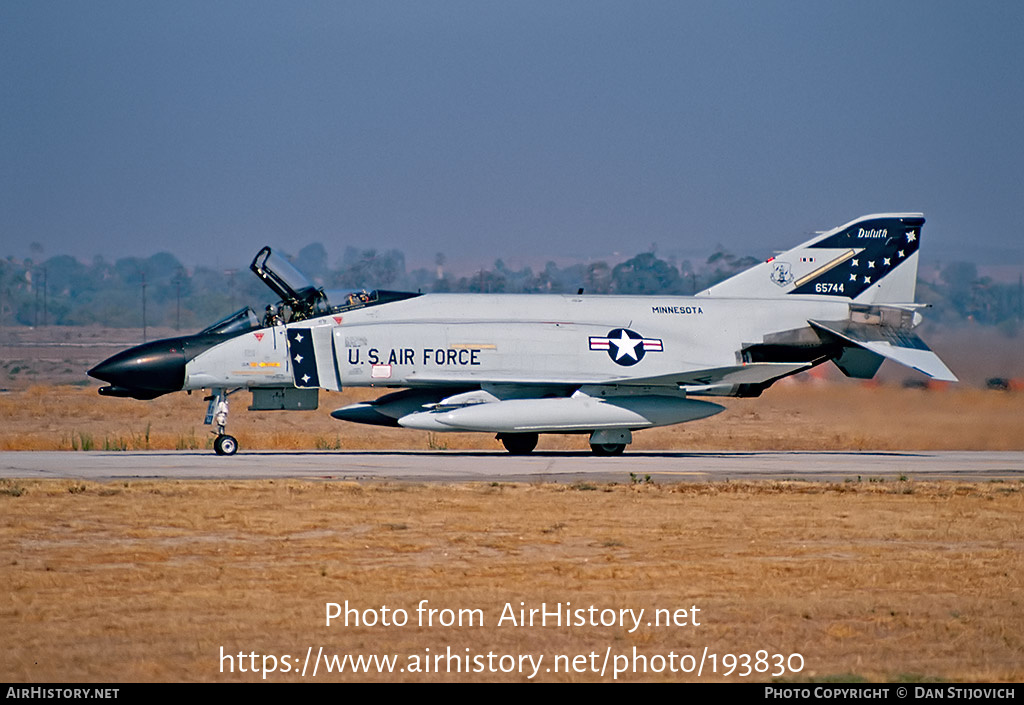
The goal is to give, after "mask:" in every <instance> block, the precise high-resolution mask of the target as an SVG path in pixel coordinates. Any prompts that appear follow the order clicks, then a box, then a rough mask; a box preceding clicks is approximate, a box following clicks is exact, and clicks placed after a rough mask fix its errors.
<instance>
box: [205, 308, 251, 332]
mask: <svg viewBox="0 0 1024 705" xmlns="http://www.w3.org/2000/svg"><path fill="white" fill-rule="evenodd" d="M259 325H260V320H259V319H258V318H256V314H255V313H254V312H253V310H252V309H251V308H250V307H248V306H246V307H245V308H242V309H239V310H237V311H235V312H234V313H232V314H231V315H230V316H225V317H224V318H222V319H220V320H219V321H217V322H216V323H214V324H213V325H211V326H207V327H206V328H203V329H202V330H201V331H199V335H230V334H237V333H244V332H245V331H247V330H252V329H253V328H259Z"/></svg>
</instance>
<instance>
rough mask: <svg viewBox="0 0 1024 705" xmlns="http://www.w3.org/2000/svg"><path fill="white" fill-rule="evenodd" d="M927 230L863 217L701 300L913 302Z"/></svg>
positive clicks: (914, 220) (913, 223)
mask: <svg viewBox="0 0 1024 705" xmlns="http://www.w3.org/2000/svg"><path fill="white" fill-rule="evenodd" d="M922 225H924V216H923V215H921V214H920V213H883V214H877V215H867V216H863V217H861V218H857V219H856V220H853V221H851V222H849V223H847V224H846V225H842V226H840V227H838V228H835V229H833V230H830V231H828V232H826V233H822V234H821V235H818V236H816V237H814V238H812V239H811V240H808V241H807V242H805V243H803V244H802V245H798V246H797V247H794V248H793V249H791V250H787V251H786V252H783V253H782V254H780V255H777V256H775V257H772V258H771V259H769V260H768V261H767V262H762V263H761V264H758V265H756V266H754V267H751V268H750V269H748V270H746V271H744V272H740V273H739V274H737V275H736V276H734V277H731V278H729V279H726V280H725V281H723V282H720V283H718V284H715V285H714V286H712V287H710V288H708V289H705V290H704V291H702V292H700V293H699V294H697V295H698V296H719V297H727V298H785V297H788V296H791V295H797V296H825V297H829V298H843V299H849V300H851V301H856V302H858V303H865V304H871V303H908V302H912V301H913V300H914V291H915V288H916V285H917V261H918V246H919V245H920V242H921V226H922Z"/></svg>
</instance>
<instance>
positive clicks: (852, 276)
mask: <svg viewBox="0 0 1024 705" xmlns="http://www.w3.org/2000/svg"><path fill="white" fill-rule="evenodd" d="M850 281H852V282H855V281H857V275H856V274H851V275H850Z"/></svg>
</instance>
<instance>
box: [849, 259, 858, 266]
mask: <svg viewBox="0 0 1024 705" xmlns="http://www.w3.org/2000/svg"><path fill="white" fill-rule="evenodd" d="M858 261H859V260H852V261H851V262H850V264H851V266H854V267H856V266H857V262H858Z"/></svg>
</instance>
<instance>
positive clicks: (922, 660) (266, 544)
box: [0, 331, 1024, 682]
mask: <svg viewBox="0 0 1024 705" xmlns="http://www.w3.org/2000/svg"><path fill="white" fill-rule="evenodd" d="M62 334H64V335H67V336H74V335H79V336H81V335H85V336H86V337H84V338H81V339H79V338H74V339H70V338H69V339H68V340H67V341H65V342H64V343H62V345H66V346H69V347H63V348H60V349H59V350H57V351H56V352H54V349H52V348H48V349H43V348H40V349H39V350H35V349H33V348H31V347H30V346H31V344H32V342H31V341H27V342H25V341H22V342H20V343H19V345H21V347H16V348H14V347H11V348H8V349H7V352H6V353H4V355H6V357H4V356H3V355H0V357H2V358H3V359H2V361H0V362H2V365H0V367H2V369H0V383H3V384H4V385H5V387H6V390H7V391H5V392H3V393H0V420H2V424H0V449H2V450H32V449H66V450H68V451H69V453H68V456H67V457H68V461H69V462H71V463H73V462H74V458H75V457H76V455H77V454H76V453H75V452H74V451H85V450H89V449H93V450H103V449H114V450H134V449H146V448H148V449H175V448H182V449H184V448H205V447H210V445H211V443H212V438H213V436H212V435H211V434H210V433H209V427H206V426H203V425H202V423H201V422H202V417H203V415H204V412H205V403H204V402H203V401H202V399H201V398H200V397H199V396H198V395H193V396H187V395H184V394H176V395H170V396H167V397H163V398H160V399H157V400H154V401H152V402H138V401H134V400H125V399H109V398H102V397H99V396H98V395H97V394H96V386H98V385H94V384H89V383H85V382H84V380H82V379H81V376H82V370H83V369H85V367H86V366H87V365H86V363H85V362H83V360H84V358H89V359H90V360H92V361H93V362H94V361H97V360H99V359H102V357H104V356H106V355H108V354H110V352H112V346H111V344H110V343H108V342H107V339H106V337H105V334H104V333H102V332H95V331H93V332H92V333H91V334H83V333H73V332H62ZM76 346H80V347H76ZM90 346H92V347H90ZM103 346H107V347H103ZM1001 350H1004V352H1005V351H1007V350H1008V349H1007V348H1001ZM1014 350H1016V348H1014ZM12 351H13V352H12ZM69 351H70V352H69ZM76 351H77V352H76ZM0 352H2V351H0ZM76 356H77V357H76ZM1004 356H1009V357H1008V358H1007V359H1009V360H1010V362H1011V363H1012V364H1010V363H1005V362H1003V361H1000V360H996V359H995V358H993V361H992V362H991V365H990V366H989V369H993V370H994V369H996V365H997V364H998V365H1004V367H1000V368H998V369H1000V370H1001V369H1004V368H1005V369H1007V370H1013V371H1015V370H1017V369H1018V368H1019V365H1018V362H1019V358H1020V352H1019V351H1016V352H1014V351H1009V352H1005V355H1004ZM79 358H82V359H79ZM951 364H953V363H951ZM1014 365H1016V367H1015V366H1014ZM953 366H954V368H955V369H958V371H959V370H960V369H961V368H960V367H958V366H957V365H955V364H953ZM883 369H884V368H883ZM974 377H975V378H976V379H975V380H974V381H973V383H972V384H963V385H955V386H949V387H945V388H933V389H905V388H903V387H902V386H900V385H899V384H898V383H897V382H898V380H890V383H888V384H881V385H873V386H868V385H862V384H854V383H849V382H843V383H821V382H820V381H819V382H799V381H795V382H792V383H788V384H778V385H776V386H774V387H773V388H771V389H769V390H768V391H767V392H766V393H765V394H764V395H763V397H761V398H760V399H726V400H721V403H722V404H723V405H725V406H726V407H727V409H726V411H725V412H723V413H722V414H719V415H718V416H714V417H711V418H709V419H705V420H702V421H697V422H694V423H690V424H684V425H681V426H674V427H669V428H664V429H653V430H649V431H642V432H639V433H637V434H636V442H635V443H634V445H633V446H632V448H634V449H727V450H728V449H733V450H760V449H831V450H847V449H848V450H858V449H880V450H882V449H893V450H914V449H922V450H924V449H940V450H941V449H949V450H972V449H977V450H1022V449H1024V394H1022V393H1020V392H996V391H986V390H983V389H979V388H978V384H979V382H978V379H983V378H984V375H983V373H980V372H975V373H974ZM883 378H884V377H883ZM56 382H59V383H62V384H64V385H66V386H51V384H52V383H56ZM48 383H49V384H48ZM379 393H380V392H379V390H373V391H366V390H362V391H359V390H356V391H346V392H343V393H323V394H322V395H321V398H320V409H319V410H317V411H315V412H248V411H247V410H246V409H245V407H246V405H247V403H248V395H246V394H239V395H238V396H236V397H233V398H232V416H231V421H230V424H229V430H230V431H231V432H232V433H233V434H234V435H236V436H237V437H238V439H239V441H240V443H241V445H242V448H243V452H244V450H245V449H315V448H320V449H365V448H369V449H388V448H391V449H428V448H451V449H459V448H467V449H475V448H494V449H497V448H499V446H498V444H497V442H495V441H494V440H493V438H491V437H490V436H488V435H486V434H427V433H421V432H413V431H406V430H401V429H386V428H376V427H368V426H357V425H352V424H345V423H342V422H338V421H335V420H333V419H331V418H330V416H329V412H330V411H331V410H332V409H334V408H337V407H340V406H343V405H345V404H348V403H351V402H352V401H355V400H358V399H367V398H372V397H374V396H377V394H379ZM540 448H541V449H559V448H571V449H580V450H582V449H585V448H586V437H585V436H545V437H542V440H541V444H540ZM623 460H624V461H625V462H628V454H627V456H626V457H625V458H624V459H623ZM439 462H443V461H439ZM659 482H660V481H659ZM1022 516H1024V484H1021V483H1010V482H995V483H984V484H962V483H925V482H917V481H913V480H911V481H897V480H887V481H884V482H882V481H878V482H864V483H855V482H843V483H839V484H828V483H798V482H785V483H778V482H764V483H736V482H728V481H726V482H711V483H698V482H688V483H685V484H653V483H641V484H635V485H595V484H575V485H549V484H504V483H502V484H498V483H494V484H458V485H418V484H395V483H366V484H355V483H341V482H321V483H318V482H301V481H252V482H234V481H233V482H223V481H208V482H173V481H166V482H147V481H138V482H135V481H133V482H127V483H126V482H116V483H113V482H112V483H104V484H100V483H82V482H79V481H36V480H31V481H30V480H3V481H0V557H2V558H0V587H2V592H0V596H2V597H0V634H2V635H3V648H2V650H0V680H5V681H20V682H43V681H58V682H85V681H113V682H131V681H233V680H260V679H261V676H262V674H261V673H255V674H254V673H252V672H251V671H252V667H253V666H254V665H255V666H257V667H260V668H262V667H263V665H264V663H266V664H267V665H268V666H269V665H272V662H271V661H270V660H269V659H268V660H267V661H264V659H263V656H268V657H269V656H273V657H274V658H275V660H276V665H277V671H276V672H274V673H270V674H267V680H268V681H300V680H303V677H302V676H300V675H299V674H298V672H299V671H301V668H302V666H303V664H304V660H305V657H306V655H307V653H311V654H312V655H313V656H315V655H316V654H317V653H318V650H319V649H320V648H321V647H322V648H323V652H324V654H329V655H338V656H342V655H345V654H350V655H353V656H355V655H361V656H371V655H378V656H384V655H387V654H393V655H396V656H397V657H398V661H397V663H396V665H395V669H396V670H397V669H401V668H406V669H407V670H406V671H404V672H401V671H399V672H395V673H386V674H385V673H378V672H377V671H376V669H371V670H370V671H369V672H361V673H352V672H351V669H348V670H347V671H346V672H345V673H338V672H333V673H325V666H324V665H323V663H321V665H320V668H319V672H318V675H317V676H316V678H315V680H348V681H352V680H358V681H366V680H370V681H378V680H387V681H393V680H448V681H471V680H486V681H494V680H504V681H524V680H528V679H529V676H530V675H531V673H532V672H533V668H532V665H531V664H530V662H529V661H527V662H525V663H524V664H523V670H520V668H519V663H518V662H516V664H515V668H514V669H513V670H511V671H510V672H501V669H502V668H504V667H508V666H509V664H510V663H511V661H509V658H511V656H516V657H518V656H527V655H528V656H532V657H534V659H537V658H541V657H543V660H542V661H541V662H540V666H539V668H538V671H537V675H536V676H535V677H534V678H533V680H545V681H547V680H558V681H594V680H603V681H610V680H612V679H613V669H614V668H615V667H622V666H625V667H626V670H625V671H624V672H623V673H621V674H618V678H617V680H680V681H696V680H701V681H705V680H712V681H714V680H731V681H740V680H758V681H767V680H770V679H772V676H773V674H775V673H776V669H777V666H776V662H775V661H774V659H771V660H770V661H769V663H762V664H760V666H761V668H760V670H753V672H752V673H751V674H750V675H746V676H744V675H742V674H743V671H744V669H745V667H744V665H743V664H744V662H743V659H742V658H740V659H738V660H737V659H736V658H735V656H733V657H727V656H726V655H727V654H733V655H742V654H751V655H752V656H753V658H752V659H751V660H750V661H749V666H750V668H751V669H755V668H757V667H758V666H759V664H758V662H757V660H756V658H757V656H756V652H758V651H761V650H763V651H765V652H767V653H768V654H771V655H774V654H783V655H789V654H795V653H798V654H800V655H801V656H802V657H803V663H804V667H803V668H802V669H801V670H800V671H799V672H798V673H793V672H789V671H787V672H786V673H784V674H783V675H781V677H780V678H779V680H784V681H789V682H801V681H808V680H814V681H828V680H842V681H850V680H860V679H864V680H869V681H919V680H924V681H929V680H952V681H975V682H986V681H1015V682H1020V681H1022V680H1024V660H1022V658H1021V654H1022V653H1024V638H1022V636H1021V635H1022V634H1024V609H1022V607H1024V589H1022V588H1024V585H1022V582H1024V565H1022V563H1024V528H1022V527H1024V523H1022V521H1021V517H1022ZM421 600H427V601H428V603H427V606H428V607H433V608H435V609H438V610H440V609H444V608H447V609H450V610H455V611H456V613H457V611H458V610H460V609H463V610H471V609H476V610H479V612H478V613H476V614H478V615H480V617H481V618H482V620H483V624H482V626H481V625H477V626H472V627H471V626H463V627H458V626H448V627H446V626H440V625H438V624H436V623H435V624H434V625H433V626H419V625H418V624H417V621H418V615H417V612H416V607H417V606H418V605H419V604H420V601H421ZM345 601H348V602H349V603H350V605H352V606H355V607H357V608H358V609H359V610H378V614H379V610H380V608H381V607H382V606H384V605H387V606H388V607H389V608H390V609H391V610H392V611H393V610H395V609H404V610H407V612H408V615H409V623H408V624H407V625H406V626H403V627H398V626H392V627H382V626H359V627H354V626H350V627H346V626H344V625H343V624H342V622H341V620H338V621H335V622H334V623H333V625H332V626H330V627H328V626H325V623H324V622H325V609H326V607H325V606H326V604H327V603H341V604H344V603H345ZM520 603H524V605H523V606H524V607H525V608H527V609H529V608H540V607H541V603H546V605H547V606H548V609H549V610H550V609H552V607H553V606H555V607H557V606H558V605H564V604H565V603H571V606H572V608H573V609H576V608H584V609H586V608H589V607H590V606H594V607H596V608H597V613H598V614H601V610H605V609H608V610H614V611H616V613H617V611H618V610H629V609H633V610H635V611H639V610H640V609H644V610H645V612H644V615H643V618H642V621H641V626H639V627H637V628H636V629H633V630H632V631H631V629H630V624H627V626H626V627H622V626H618V625H616V626H601V625H598V626H591V625H584V626H572V627H566V626H561V627H559V626H555V625H552V624H550V623H549V624H548V625H547V626H533V627H517V626H511V625H510V624H508V623H507V622H506V623H505V624H503V625H501V626H499V625H498V619H499V617H500V616H501V615H502V611H503V608H504V606H505V605H506V604H509V605H511V606H512V607H513V608H516V609H518V608H519V607H520ZM693 606H696V607H698V608H699V610H700V612H699V613H697V614H698V615H699V616H697V619H698V620H699V621H700V625H699V626H696V625H693V624H692V623H689V622H690V621H692V617H693V616H695V615H693V614H689V615H688V624H687V626H651V627H648V626H647V624H646V623H647V622H648V621H652V619H651V618H652V611H653V610H657V609H663V610H672V611H674V610H682V609H687V610H688V609H690V608H692V607H693ZM392 614H394V613H393V612H392ZM467 614H468V613H467ZM608 614H610V613H608ZM442 615H443V613H437V615H436V618H437V619H440V618H441V617H442ZM627 620H628V618H627ZM705 647H706V649H707V653H708V654H712V655H714V656H715V660H716V663H715V664H714V666H715V667H714V668H712V665H711V662H710V660H706V662H705V665H704V667H703V672H702V674H701V675H700V676H698V675H697V674H696V672H695V671H694V672H690V673H686V672H679V671H678V669H680V668H685V667H691V668H692V667H693V666H694V664H695V663H696V661H700V660H701V657H702V656H703V655H704V650H705ZM222 648H223V652H222V651H221V649H222ZM449 648H450V649H451V652H452V653H453V654H455V655H456V656H461V657H462V658H463V660H462V662H461V667H462V670H461V671H460V672H455V671H454V668H455V666H456V664H455V662H454V661H453V662H451V666H450V668H452V672H446V671H445V664H446V663H447V661H446V660H445V659H442V662H441V663H440V667H441V672H440V673H437V672H435V671H436V670H437V665H438V664H436V663H433V662H431V663H430V672H429V673H421V672H420V673H415V672H411V669H413V668H414V667H415V666H416V665H418V666H419V667H420V669H421V670H422V669H423V668H424V667H425V665H426V664H425V663H424V661H425V657H427V656H430V657H434V656H438V655H447V653H448V651H447V650H448V649H449ZM428 649H429V651H428ZM634 649H635V653H636V654H637V655H638V656H640V657H646V658H647V659H648V670H647V671H646V672H645V671H644V670H643V669H642V668H641V664H640V662H634V661H633V655H634ZM240 652H241V653H244V654H245V655H246V658H245V659H244V667H245V668H246V671H247V672H245V673H242V672H239V669H240V668H241V667H242V666H243V659H239V658H238V656H239V653H240ZM222 653H223V654H226V655H231V656H233V657H234V658H233V659H231V660H229V661H222V660H221V658H220V657H221V654H222ZM250 654H253V655H254V656H252V657H250V656H249V655H250ZM488 654H493V655H494V656H493V657H492V660H490V661H489V660H488V659H487V655H488ZM591 654H594V656H591ZM285 656H287V657H288V658H289V659H290V660H289V661H284V660H283V657H285ZM502 656H504V657H506V658H505V659H504V660H502V659H501V657H502ZM474 657H481V659H482V660H474ZM606 657H607V659H608V663H607V666H606V672H605V674H604V675H603V676H602V675H601V674H600V669H601V667H602V665H603V664H604V660H605V658H606ZM684 657H692V658H693V659H696V661H692V660H691V661H685V659H684ZM466 658H469V659H470V661H469V663H468V664H467V663H466V661H465V659H466ZM559 658H561V659H562V660H560V661H559V660H558V659H559ZM574 659H575V660H574ZM659 659H661V660H659ZM417 660H418V664H417ZM730 663H731V664H732V668H731V669H730V668H729V665H728V664H730ZM790 663H791V664H798V661H791V662H790ZM477 664H483V665H484V666H485V667H486V666H490V665H494V666H495V667H497V668H498V669H499V672H491V671H489V670H484V671H482V672H481V671H479V670H477V669H476V666H477ZM570 664H572V665H574V666H576V668H572V667H570ZM670 664H671V665H670ZM230 665H233V666H234V670H233V671H232V670H231V669H230V668H229V666H230ZM222 666H223V668H224V669H227V670H226V671H222ZM466 666H469V667H470V670H471V671H473V672H469V673H467V672H466V670H467V669H466ZM584 666H585V667H584ZM672 666H674V667H675V668H676V669H677V671H676V672H673V671H672ZM286 668H287V669H288V670H289V672H282V671H285V670H286ZM312 669H313V664H312V662H311V663H310V664H309V666H308V671H309V673H308V674H307V675H306V676H305V678H304V679H305V680H307V681H312V680H314V679H313V677H312V674H311V673H312ZM547 669H551V670H550V671H549V670H547ZM592 669H596V670H597V671H598V672H596V673H595V672H594V670H592ZM567 671H568V672H567Z"/></svg>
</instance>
